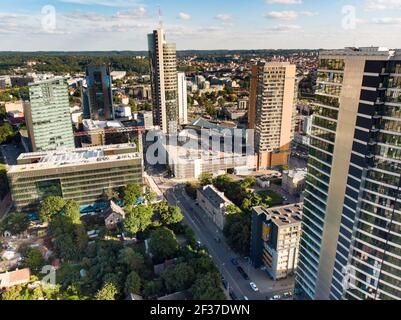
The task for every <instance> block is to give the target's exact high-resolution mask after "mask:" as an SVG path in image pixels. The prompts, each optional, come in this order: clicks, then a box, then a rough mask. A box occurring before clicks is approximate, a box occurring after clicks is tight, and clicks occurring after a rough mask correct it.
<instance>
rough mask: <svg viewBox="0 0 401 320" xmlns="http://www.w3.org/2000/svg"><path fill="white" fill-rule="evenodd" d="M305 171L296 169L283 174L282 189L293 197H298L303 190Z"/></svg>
mask: <svg viewBox="0 0 401 320" xmlns="http://www.w3.org/2000/svg"><path fill="white" fill-rule="evenodd" d="M306 173H307V171H306V169H305V168H302V169H300V168H297V169H293V170H288V171H284V172H283V180H282V185H281V186H282V188H283V189H284V190H286V191H287V192H288V193H290V194H291V195H293V196H298V195H299V194H300V193H301V192H302V190H303V189H304V188H305V181H306Z"/></svg>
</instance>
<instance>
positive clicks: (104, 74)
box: [83, 66, 114, 120]
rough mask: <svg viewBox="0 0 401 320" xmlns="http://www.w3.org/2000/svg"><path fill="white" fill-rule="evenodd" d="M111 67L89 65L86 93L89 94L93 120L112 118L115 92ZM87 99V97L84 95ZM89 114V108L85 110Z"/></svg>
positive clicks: (90, 111)
mask: <svg viewBox="0 0 401 320" xmlns="http://www.w3.org/2000/svg"><path fill="white" fill-rule="evenodd" d="M111 82H112V79H111V76H110V69H109V68H108V67H106V66H88V67H87V68H86V85H87V89H86V90H85V89H84V94H87V95H88V100H89V113H90V118H91V119H92V120H112V119H114V113H113V94H112V91H111V84H112V83H111ZM83 98H84V99H85V97H83ZM84 111H85V114H86V116H87V110H84Z"/></svg>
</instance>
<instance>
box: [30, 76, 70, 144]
mask: <svg viewBox="0 0 401 320" xmlns="http://www.w3.org/2000/svg"><path fill="white" fill-rule="evenodd" d="M29 98H30V103H29V104H25V105H24V113H25V119H26V124H27V129H28V134H29V138H30V140H31V144H32V150H33V151H34V152H36V151H49V150H57V149H63V148H74V147H75V143H74V134H73V131H72V123H71V116H70V103H69V99H68V86H67V81H66V80H65V79H61V78H59V79H52V80H46V81H41V82H34V83H30V84H29Z"/></svg>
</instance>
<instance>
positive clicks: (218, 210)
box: [197, 185, 233, 230]
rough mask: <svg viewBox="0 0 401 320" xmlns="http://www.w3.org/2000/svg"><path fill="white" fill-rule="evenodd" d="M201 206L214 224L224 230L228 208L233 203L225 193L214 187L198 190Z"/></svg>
mask: <svg viewBox="0 0 401 320" xmlns="http://www.w3.org/2000/svg"><path fill="white" fill-rule="evenodd" d="M197 199H198V204H199V206H200V207H201V208H202V209H203V210H204V211H205V212H206V213H207V215H208V216H209V218H210V219H211V220H212V221H213V223H214V224H215V225H216V226H217V227H218V228H219V229H220V230H223V229H224V224H225V221H226V215H227V207H228V206H229V205H233V203H232V202H231V201H230V200H229V199H227V197H226V196H225V195H224V193H223V192H220V191H219V190H217V189H216V188H215V187H214V186H213V185H208V186H204V187H203V188H202V189H198V190H197Z"/></svg>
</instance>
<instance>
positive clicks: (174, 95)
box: [148, 28, 179, 134]
mask: <svg viewBox="0 0 401 320" xmlns="http://www.w3.org/2000/svg"><path fill="white" fill-rule="evenodd" d="M148 45H149V60H150V73H151V84H152V98H153V99H152V100H153V119H154V120H153V122H154V125H156V126H159V127H160V129H161V130H162V131H163V132H164V133H169V134H170V133H175V132H177V130H178V122H179V112H178V77H177V61H176V60H177V58H176V46H175V44H173V43H167V42H166V40H165V35H164V31H163V29H161V28H159V29H157V30H154V31H153V33H151V34H149V35H148Z"/></svg>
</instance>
